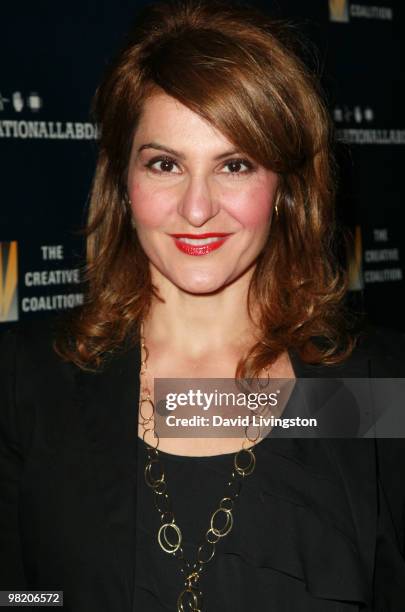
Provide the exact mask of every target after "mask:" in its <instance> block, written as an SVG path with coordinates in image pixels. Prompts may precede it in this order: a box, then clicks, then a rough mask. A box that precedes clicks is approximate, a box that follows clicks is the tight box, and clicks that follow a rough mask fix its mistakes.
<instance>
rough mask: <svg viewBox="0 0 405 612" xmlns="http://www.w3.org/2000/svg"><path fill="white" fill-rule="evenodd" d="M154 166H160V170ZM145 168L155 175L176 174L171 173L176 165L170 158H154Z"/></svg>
mask: <svg viewBox="0 0 405 612" xmlns="http://www.w3.org/2000/svg"><path fill="white" fill-rule="evenodd" d="M156 164H161V166H160V168H159V166H156ZM145 166H146V168H149V169H150V170H152V172H156V173H157V174H178V173H177V172H171V170H172V168H173V167H175V166H177V164H176V162H175V161H174V159H171V158H170V157H154V158H153V159H151V160H149V161H148V162H147V163H146V164H145ZM155 166H156V167H155Z"/></svg>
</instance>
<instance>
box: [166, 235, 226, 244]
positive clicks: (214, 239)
mask: <svg viewBox="0 0 405 612" xmlns="http://www.w3.org/2000/svg"><path fill="white" fill-rule="evenodd" d="M177 240H180V242H184V243H185V244H191V245H193V246H204V245H206V244H212V243H213V242H218V240H222V236H221V237H219V236H218V237H214V236H213V237H211V238H178V239H177Z"/></svg>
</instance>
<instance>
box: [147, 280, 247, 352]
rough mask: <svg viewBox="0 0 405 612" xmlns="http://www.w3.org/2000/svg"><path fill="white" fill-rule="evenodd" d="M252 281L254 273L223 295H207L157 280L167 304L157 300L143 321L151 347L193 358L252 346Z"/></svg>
mask: <svg viewBox="0 0 405 612" xmlns="http://www.w3.org/2000/svg"><path fill="white" fill-rule="evenodd" d="M250 278H251V274H250V275H249V276H244V277H242V278H240V279H238V280H237V281H235V282H233V283H232V284H230V285H229V286H227V287H225V288H224V289H223V290H221V291H220V292H216V293H213V294H204V295H199V294H190V293H186V292H184V291H182V290H181V289H179V288H178V287H176V286H175V285H173V284H171V283H169V282H165V281H162V282H160V283H159V282H157V283H156V282H155V279H154V285H155V286H157V288H158V290H159V295H160V296H161V297H162V298H163V299H164V302H160V301H158V300H154V301H153V303H152V306H151V309H150V312H149V314H148V317H147V318H146V320H145V322H144V334H145V337H146V338H147V339H148V344H153V345H155V346H165V347H170V349H171V350H173V351H179V352H181V353H182V354H183V355H188V356H190V357H191V358H194V359H198V357H199V356H200V355H204V354H207V353H210V352H211V353H212V352H215V351H216V350H218V351H223V350H224V348H225V349H226V348H232V347H243V346H244V347H246V342H248V344H251V342H252V338H253V335H254V333H255V332H254V325H253V323H252V321H251V319H250V317H249V315H248V310H247V296H248V289H249V282H250ZM256 333H257V330H256Z"/></svg>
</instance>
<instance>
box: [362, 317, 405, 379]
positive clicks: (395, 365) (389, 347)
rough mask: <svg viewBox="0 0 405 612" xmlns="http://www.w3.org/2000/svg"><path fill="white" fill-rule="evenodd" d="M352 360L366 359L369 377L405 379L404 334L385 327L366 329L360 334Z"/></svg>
mask: <svg viewBox="0 0 405 612" xmlns="http://www.w3.org/2000/svg"><path fill="white" fill-rule="evenodd" d="M353 357H354V358H359V357H360V358H362V359H367V362H368V364H369V376H374V377H384V376H386V377H391V378H403V377H405V333H404V332H400V331H396V330H393V329H390V328H387V327H368V328H367V329H365V330H363V332H362V333H361V334H360V336H359V339H358V343H357V346H356V349H355V350H354V353H353Z"/></svg>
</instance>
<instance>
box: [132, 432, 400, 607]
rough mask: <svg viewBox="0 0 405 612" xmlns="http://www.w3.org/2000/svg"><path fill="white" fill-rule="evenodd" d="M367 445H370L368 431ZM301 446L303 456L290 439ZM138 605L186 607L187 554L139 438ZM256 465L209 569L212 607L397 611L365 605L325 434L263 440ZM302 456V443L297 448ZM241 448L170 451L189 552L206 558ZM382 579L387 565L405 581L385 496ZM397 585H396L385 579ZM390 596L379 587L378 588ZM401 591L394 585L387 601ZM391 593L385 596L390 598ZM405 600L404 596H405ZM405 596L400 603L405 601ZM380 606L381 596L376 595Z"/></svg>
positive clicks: (168, 462)
mask: <svg viewBox="0 0 405 612" xmlns="http://www.w3.org/2000/svg"><path fill="white" fill-rule="evenodd" d="M358 444H362V441H361V440H359V441H358ZM291 445H295V446H298V447H299V454H300V455H301V457H302V462H301V461H296V460H292V459H291V456H292V455H291V454H290V453H289V448H288V447H289V446H291ZM138 449H139V450H138V484H137V486H138V512H137V562H136V565H137V574H136V584H135V597H134V602H136V607H135V608H134V612H135V610H136V611H137V612H164V611H166V610H167V611H169V610H171V611H174V610H177V607H176V601H177V597H178V595H179V593H180V591H181V590H182V588H183V586H182V585H183V580H182V575H181V574H180V571H179V567H180V565H179V561H178V560H177V559H176V558H174V557H173V556H172V555H169V554H167V553H165V552H163V551H162V550H161V548H160V546H159V545H158V542H157V532H158V529H159V526H160V524H161V523H160V519H159V516H158V512H157V510H156V508H155V506H154V503H153V493H152V491H151V490H150V489H149V488H148V487H147V486H146V484H145V482H144V475H143V470H144V466H145V461H146V448H145V444H144V443H143V442H142V441H139V444H138ZM255 454H256V459H257V462H256V468H255V470H254V472H253V473H252V474H251V475H250V476H248V477H246V478H245V479H244V482H243V486H242V490H241V493H240V495H239V498H238V500H237V503H236V507H235V512H234V526H233V528H232V530H231V532H230V533H229V534H228V535H227V536H226V537H224V538H222V539H221V540H220V541H219V542H218V544H217V547H216V554H215V557H214V559H213V560H212V561H211V562H210V563H208V564H207V565H206V567H205V568H204V571H203V574H202V579H201V587H202V590H203V594H204V607H203V610H204V611H207V612H216V611H221V612H228V611H229V612H246V611H247V610H249V611H250V612H256V611H257V612H259V611H262V610H271V611H272V612H291V611H294V612H329V611H331V612H332V611H333V612H343V611H345V612H346V611H347V612H348V611H351V612H354V611H358V610H378V611H379V612H380V611H381V612H382V611H384V610H394V608H392V607H384V606H383V605H382V607H365V606H366V604H365V601H364V599H365V597H366V596H365V592H364V590H363V587H364V584H363V576H362V567H361V560H360V558H359V554H358V550H357V548H356V533H355V532H356V525H355V524H354V522H353V520H352V516H351V512H350V506H349V503H348V498H347V496H346V493H345V490H344V485H343V482H342V481H340V479H339V475H338V474H337V473H336V474H335V478H331V474H333V473H334V471H335V469H334V466H333V465H332V464H331V461H330V459H329V457H328V454H327V452H326V449H325V448H324V444H323V441H322V440H299V439H289V440H277V439H271V438H270V439H265V440H263V441H262V442H260V443H259V444H258V445H257V446H256V448H255ZM293 455H294V456H297V450H296V449H295V450H294V453H293ZM233 457H234V455H233V454H225V455H217V456H213V457H184V456H178V455H172V454H169V453H163V452H162V453H161V460H162V463H163V465H164V470H165V473H166V476H167V482H168V491H169V494H170V496H171V500H172V505H173V510H174V514H175V516H176V519H177V523H178V525H179V526H180V528H181V530H182V534H183V542H184V546H183V548H184V551H185V557H186V558H187V559H189V560H192V561H193V562H194V560H195V559H196V552H197V548H198V545H199V544H201V543H202V537H203V536H204V534H205V533H206V531H207V529H208V526H209V518H210V516H211V514H212V512H213V511H214V510H215V508H216V507H217V505H218V502H219V500H220V499H221V498H222V497H223V496H224V495H225V491H226V483H227V482H228V480H229V475H230V473H231V470H232V464H233ZM380 510H381V511H380V516H379V532H380V535H379V543H378V544H379V545H378V551H377V568H376V575H375V583H376V581H377V580H378V579H379V576H380V574H384V572H385V571H388V572H389V573H390V580H391V581H393V582H394V583H396V584H397V585H399V584H401V583H402V584H403V585H404V586H405V571H404V561H403V559H402V557H401V556H400V555H399V553H398V550H397V548H396V546H395V544H394V538H393V536H392V524H391V521H390V517H389V514H388V512H387V508H386V506H385V504H384V503H383V502H382V504H381V508H380ZM384 588H385V589H387V591H388V590H389V588H390V587H389V585H388V584H385V587H384ZM381 595H382V592H381V591H380V590H379V594H378V597H379V598H380V596H381ZM391 595H392V593H391V594H389V593H388V592H387V601H388V599H389V597H390V596H391ZM383 599H384V598H383V597H382V598H381V601H383ZM404 602H405V599H403V600H402V604H403V603H404ZM402 604H401V602H400V600H398V606H399V607H398V612H399V610H400V609H402ZM370 605H371V603H370Z"/></svg>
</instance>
